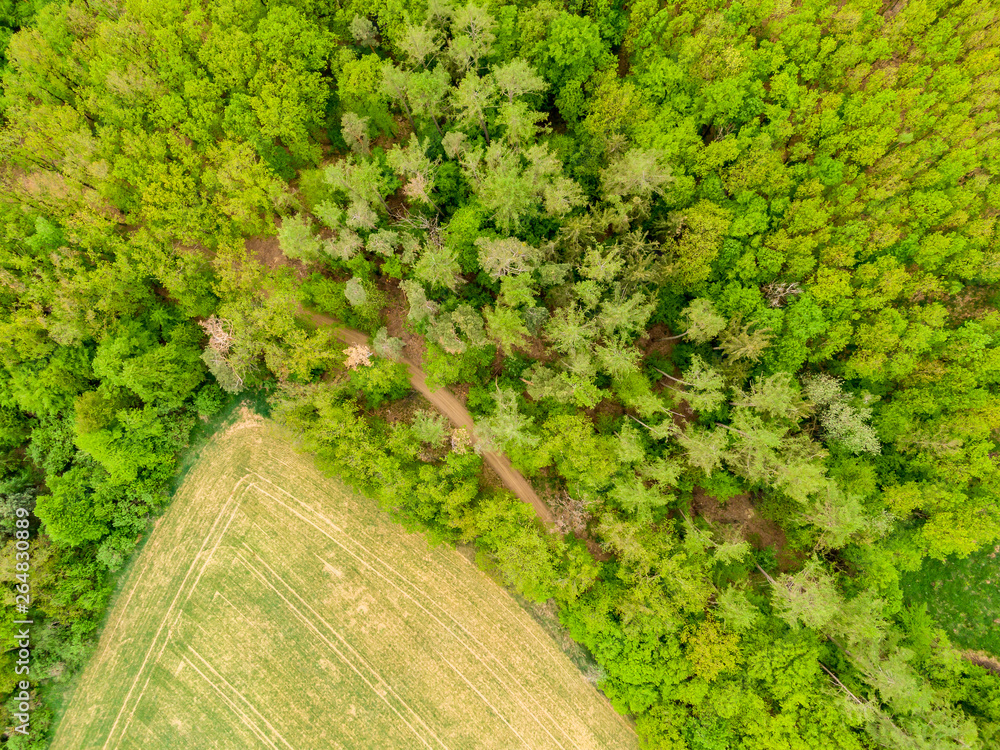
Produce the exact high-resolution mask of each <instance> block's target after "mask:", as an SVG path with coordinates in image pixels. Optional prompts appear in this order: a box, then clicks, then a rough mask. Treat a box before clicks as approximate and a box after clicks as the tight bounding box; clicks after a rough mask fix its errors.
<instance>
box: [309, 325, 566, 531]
mask: <svg viewBox="0 0 1000 750" xmlns="http://www.w3.org/2000/svg"><path fill="white" fill-rule="evenodd" d="M303 313H304V314H305V315H306V316H308V317H309V319H310V320H312V321H313V323H315V324H316V325H320V326H330V327H332V328H333V330H334V332H335V333H336V334H337V338H339V339H340V340H341V341H343V342H344V343H346V344H368V343H370V342H369V340H368V336H367V335H365V334H363V333H362V332H361V331H355V330H353V329H351V328H344V327H343V326H342V325H340V322H339V321H338V320H336V319H334V318H331V317H330V316H329V315H323V314H322V313H317V312H312V311H311V310H303ZM403 362H404V363H405V364H406V367H407V369H408V370H409V372H410V383H411V384H412V385H413V388H414V390H416V391H417V392H418V393H420V395H421V396H423V397H424V398H426V399H427V400H428V401H430V402H431V403H432V404H433V405H434V407H435V408H436V409H438V411H440V412H441V413H442V414H444V415H445V416H446V417H448V419H450V420H451V422H452V424H454V425H455V426H456V427H464V428H465V429H466V430H468V431H469V434H470V435H472V434H473V428H474V426H475V423H474V421H473V419H472V415H471V414H470V413H469V410H468V409H466V408H465V406H463V405H462V402H461V401H459V400H458V399H457V398H455V396H454V394H452V392H451V391H449V390H448V389H447V388H441V389H439V390H436V391H432V390H431V389H430V388H429V387H428V386H427V377H426V376H425V375H424V372H423V370H421V369H420V367H419V366H417V364H416V363H414V362H412V361H411V360H409V359H405V358H404V360H403ZM481 455H482V457H483V459H484V460H485V461H486V463H487V464H489V465H490V468H492V469H493V471H495V472H496V473H497V475H498V476H499V477H500V479H501V481H503V483H504V485H505V486H506V487H507V489H509V490H510V491H511V492H513V493H514V494H515V495H516V496H517V497H518V498H519V499H520V500H523V501H524V502H526V503H528V504H529V505H530V506H531V507H532V508H534V509H535V513H536V514H537V515H538V517H539V518H540V519H542V523H544V524H545V526H546V527H547V528H548V529H550V530H551V529H552V528H553V527H554V525H555V519H554V518H553V516H552V511H550V510H549V508H548V506H547V505H546V504H545V503H543V502H542V499H541V498H540V497H538V494H537V493H536V492H535V490H534V488H533V487H532V486H531V484H530V483H529V482H528V480H527V479H525V478H524V475H523V474H521V472H519V471H518V470H517V469H515V468H514V467H513V466H512V465H511V463H510V459H509V458H507V456H505V455H503V454H502V453H494V452H493V451H482V453H481Z"/></svg>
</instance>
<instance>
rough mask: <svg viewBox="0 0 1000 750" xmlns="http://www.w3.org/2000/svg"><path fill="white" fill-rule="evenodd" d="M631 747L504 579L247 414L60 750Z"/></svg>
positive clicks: (133, 579)
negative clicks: (322, 468)
mask: <svg viewBox="0 0 1000 750" xmlns="http://www.w3.org/2000/svg"><path fill="white" fill-rule="evenodd" d="M636 745H637V742H636V738H635V734H634V733H633V732H632V730H631V728H630V727H629V725H628V724H627V723H626V722H625V721H624V720H623V719H622V718H621V717H619V716H618V715H617V714H616V713H615V712H614V710H613V709H612V708H611V707H610V705H609V704H608V703H607V701H606V700H605V699H604V698H603V696H601V695H600V693H598V692H597V690H596V689H595V688H594V687H593V686H592V685H591V684H590V683H588V682H586V681H585V680H584V679H583V677H582V676H581V674H580V672H579V671H578V670H577V669H576V668H575V667H574V666H573V665H572V664H571V663H570V661H569V660H568V659H567V658H566V656H565V655H564V654H563V653H562V652H561V651H560V650H559V648H558V647H557V646H556V645H555V643H554V642H553V641H552V639H551V638H550V637H549V636H548V635H547V634H546V633H545V632H544V631H543V630H542V629H541V628H540V627H539V626H538V625H537V624H536V623H535V621H534V620H533V619H532V618H531V617H529V616H528V615H527V614H526V613H525V612H524V611H523V610H522V609H520V608H519V607H518V606H517V604H516V603H515V602H514V601H513V600H512V599H511V597H510V596H509V595H508V594H507V593H506V592H505V591H504V590H503V589H502V588H501V587H499V586H497V585H496V584H495V583H494V582H493V581H491V580H490V579H489V578H488V577H487V576H486V575H484V574H483V573H482V572H481V571H479V570H478V569H477V568H475V567H474V566H473V565H472V564H470V563H469V562H468V561H467V560H466V559H465V558H464V557H462V556H461V555H459V554H458V553H457V552H455V551H454V550H452V549H450V548H448V547H436V548H431V547H429V546H428V544H427V542H426V541H425V540H424V538H423V537H422V536H420V535H417V534H408V533H406V532H405V531H404V530H403V529H402V528H401V527H399V526H398V525H395V524H393V523H392V522H390V521H389V520H388V518H387V517H386V516H385V515H384V514H383V513H382V512H381V511H380V510H379V508H378V507H377V504H376V503H374V502H373V501H371V500H369V499H367V498H364V497H360V496H358V495H356V494H354V493H353V492H351V491H350V490H349V489H347V488H346V487H345V486H344V485H342V484H341V483H339V482H337V481H336V480H333V479H330V478H328V477H325V476H323V475H322V474H321V473H320V472H318V471H317V470H316V468H315V467H314V465H313V462H312V460H311V458H309V457H308V456H305V455H302V454H299V453H297V452H296V450H295V449H294V447H293V445H292V444H291V442H290V441H289V440H288V439H287V438H286V437H284V436H282V435H281V434H280V433H279V432H278V431H277V428H275V427H274V426H273V425H272V424H271V423H269V422H266V421H264V420H262V419H260V418H259V417H254V416H252V415H250V414H249V413H245V414H244V415H243V416H242V418H241V419H240V421H238V422H237V423H236V424H234V425H233V426H232V427H230V428H229V429H228V430H226V431H225V432H223V433H222V434H220V435H219V436H218V437H216V439H215V440H214V441H213V442H212V443H211V444H210V445H209V446H208V447H207V448H206V449H205V450H204V451H203V453H202V455H201V457H200V459H199V460H198V462H197V463H196V464H195V465H194V466H193V467H192V468H191V470H190V472H189V473H188V474H187V476H186V477H185V479H184V482H183V484H182V485H181V486H180V488H179V489H178V491H177V493H176V496H175V498H174V501H173V503H172V505H171V506H170V508H169V510H168V511H167V512H166V513H165V514H164V515H163V517H162V518H161V519H160V520H159V521H158V522H157V524H156V527H155V529H154V531H153V532H152V535H151V537H150V540H149V542H148V544H147V545H146V546H145V549H144V550H143V551H142V554H141V556H140V557H139V559H138V560H137V561H136V564H135V565H133V566H132V568H131V570H130V571H129V573H128V575H127V577H126V578H125V580H124V582H123V585H122V590H121V595H120V596H118V597H117V600H116V602H115V605H114V608H113V610H112V612H111V614H110V616H109V618H108V622H107V625H106V626H105V630H104V632H103V634H102V637H101V640H100V644H99V646H98V649H97V652H96V653H95V655H94V657H93V659H92V660H91V662H90V663H89V664H88V665H87V667H86V669H85V670H84V673H83V675H82V676H81V679H80V682H79V685H78V686H77V689H76V690H75V691H74V694H73V697H72V700H71V701H70V704H69V707H68V708H67V710H66V713H65V715H64V716H63V718H62V720H61V721H60V723H59V726H58V727H57V729H56V733H55V739H54V742H53V745H52V747H53V748H55V749H56V750H63V749H65V750H83V749H84V748H107V749H109V750H110V749H112V748H136V749H139V748H141V749H142V750H163V749H165V748H185V750H188V749H194V748H197V749H198V750H202V749H203V748H239V749H240V750H244V749H246V748H271V749H274V750H277V749H279V748H284V749H286V750H287V749H288V748H365V749H367V748H503V749H505V750H506V749H507V748H520V747H528V748H562V750H576V749H577V748H634V747H636Z"/></svg>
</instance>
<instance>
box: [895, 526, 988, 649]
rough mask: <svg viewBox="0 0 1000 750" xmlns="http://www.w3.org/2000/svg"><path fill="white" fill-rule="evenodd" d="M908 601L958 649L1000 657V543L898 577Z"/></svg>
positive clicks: (929, 561)
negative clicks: (923, 606) (922, 607)
mask: <svg viewBox="0 0 1000 750" xmlns="http://www.w3.org/2000/svg"><path fill="white" fill-rule="evenodd" d="M903 593H904V595H905V597H906V600H907V601H908V602H911V603H914V604H919V603H920V602H926V604H927V611H928V612H929V613H930V615H931V616H932V617H933V618H934V620H935V622H937V624H938V625H939V626H940V627H942V628H944V629H945V630H946V631H947V633H948V636H949V637H950V638H951V639H952V641H954V642H955V643H956V644H958V645H959V646H962V647H963V648H967V649H972V650H978V651H988V652H990V653H991V654H994V655H995V656H1000V544H996V543H995V542H994V543H993V544H988V545H986V546H985V547H984V548H983V549H981V550H979V551H978V552H974V553H972V554H971V555H969V556H968V557H965V558H960V557H949V558H948V559H946V560H934V559H931V558H928V559H926V560H924V564H923V565H922V566H921V567H920V569H919V570H917V571H915V572H912V573H907V574H906V575H904V576H903Z"/></svg>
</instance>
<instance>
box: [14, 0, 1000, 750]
mask: <svg viewBox="0 0 1000 750" xmlns="http://www.w3.org/2000/svg"><path fill="white" fill-rule="evenodd" d="M995 16H996V8H995V4H993V3H991V2H989V0H958V1H957V2H950V3H945V2H939V1H938V0H910V1H909V2H906V1H905V0H900V1H899V2H895V3H893V2H887V3H885V4H883V3H881V2H871V0H845V2H837V3H834V2H829V1H828V0H806V1H805V2H802V3H799V4H794V5H793V4H791V3H786V2H777V1H776V0H759V1H751V2H728V1H725V0H723V1H721V2H719V1H716V0H700V1H695V0H678V1H676V2H652V1H651V0H635V1H634V2H622V1H620V0H614V1H613V2H606V1H605V0H586V2H576V0H565V1H562V0H540V1H539V2H532V0H524V1H523V2H502V1H500V0H495V1H494V2H486V1H485V0H484V1H483V2H482V3H481V4H480V3H476V2H470V3H468V4H464V5H463V4H460V3H458V2H450V1H449V0H430V2H428V3H424V2H420V1H419V0H376V2H358V1H356V0H350V1H345V2H329V3H327V2H319V1H318V0H284V1H282V0H276V1H274V2H267V3H265V2H261V1H260V0H219V1H217V2H216V1H212V2H208V1H204V0H157V1H156V2H149V1H147V0H103V1H102V2H95V1H93V0H91V1H89V2H88V1H86V0H73V1H72V2H65V1H62V0H52V1H51V2H43V1H42V0H37V1H36V2H28V3H13V2H7V3H3V2H0V75H2V79H0V80H2V91H0V121H2V125H0V305H2V308H3V312H4V315H3V318H2V320H0V457H2V461H0V472H2V473H0V536H2V538H0V545H2V549H3V552H2V557H3V559H4V560H7V561H9V562H10V564H6V563H5V565H4V566H3V571H2V574H0V575H2V576H3V577H4V582H5V587H6V590H7V591H8V594H9V595H8V597H7V598H8V599H10V600H11V601H13V595H14V591H15V586H16V584H17V581H16V579H15V578H14V577H13V570H14V567H13V562H12V561H13V560H14V550H15V545H14V539H15V537H14V526H13V524H12V523H7V521H8V520H10V519H13V517H14V516H13V513H14V509H16V508H20V507H27V508H29V509H30V510H31V512H32V516H31V517H32V529H33V531H32V533H33V534H36V533H37V535H36V536H34V537H33V540H34V541H33V545H34V547H33V549H34V552H33V555H34V560H33V563H32V566H33V571H34V573H33V575H34V578H33V587H34V588H33V590H34V592H35V595H34V599H33V602H32V607H33V609H32V612H31V614H32V617H33V619H34V621H35V622H36V623H38V624H37V625H36V631H37V633H38V634H39V635H38V636H37V638H36V640H37V645H36V648H35V651H34V656H33V658H34V659H35V668H34V669H35V671H36V673H37V674H39V675H44V677H43V679H42V680H41V681H40V683H39V684H37V685H34V686H33V690H34V698H33V700H34V701H35V702H36V706H37V708H36V713H35V717H36V718H35V724H34V727H35V729H36V730H37V731H36V732H35V734H34V736H33V737H31V738H27V739H25V738H14V739H11V740H10V741H9V742H8V746H10V747H44V746H45V745H46V737H47V734H46V721H47V719H46V718H45V717H46V716H47V713H46V712H47V710H48V709H46V708H44V706H45V705H46V700H47V697H46V696H47V695H48V691H50V690H53V689H54V688H55V686H58V685H60V684H61V683H63V682H65V680H67V679H69V678H70V676H71V675H72V674H73V673H74V672H75V671H76V670H78V669H79V668H80V667H81V666H82V665H83V664H84V663H85V661H86V658H87V655H88V653H89V652H90V649H91V648H92V645H93V643H94V638H95V636H96V633H97V629H98V626H99V623H100V621H101V617H102V615H103V613H104V611H105V609H106V607H107V603H108V599H109V597H110V596H111V593H112V591H113V588H114V584H115V580H116V579H115V574H116V572H117V571H119V570H120V569H121V568H122V566H123V564H124V563H125V561H126V560H127V559H128V558H129V555H130V554H131V552H132V550H133V548H134V547H135V545H136V542H137V539H138V538H139V537H140V536H141V535H142V534H144V533H146V530H147V524H148V521H149V518H150V515H151V514H152V513H155V512H156V511H158V510H159V509H161V508H162V507H163V505H164V504H165V503H166V502H168V501H169V497H170V492H171V486H172V484H171V483H172V480H173V478H174V476H175V474H176V472H177V468H178V460H179V457H180V456H181V455H182V453H183V451H184V450H185V448H186V447H187V446H188V445H189V444H190V441H191V436H192V431H193V430H194V429H195V428H196V425H198V424H203V423H204V422H205V421H207V420H208V419H209V418H211V417H212V416H213V415H215V414H217V413H219V411H220V410H222V409H223V408H224V406H225V405H226V404H227V403H229V402H231V400H232V399H233V398H234V397H235V398H239V397H241V395H240V394H242V395H248V394H260V393H267V394H270V395H271V408H272V409H273V414H274V416H275V417H276V418H277V419H278V420H279V421H281V422H282V423H283V424H285V425H286V426H288V427H289V428H291V429H294V430H296V431H297V432H298V433H299V434H300V435H301V438H302V441H303V444H304V445H305V446H306V447H307V448H308V449H310V450H312V451H313V452H315V453H316V455H317V456H318V457H319V459H320V461H321V462H322V464H323V465H324V466H326V467H327V468H328V469H329V470H331V471H336V472H337V473H338V474H340V475H341V476H343V477H345V478H346V479H347V480H349V481H350V482H352V483H353V484H354V485H355V486H356V487H357V488H359V489H361V490H364V491H366V492H368V493H370V494H372V496H374V497H376V498H378V499H379V500H380V501H381V502H382V504H383V506H384V507H385V509H386V511H387V512H390V513H392V514H393V515H394V517H395V518H396V519H397V520H399V521H400V522H402V523H404V524H406V525H407V526H408V527H409V528H419V529H422V530H423V531H425V532H426V533H427V534H428V535H429V536H430V537H431V538H432V539H434V540H436V541H440V542H459V541H461V542H465V543H474V544H475V545H476V546H477V547H478V549H479V551H480V555H479V559H480V562H481V564H482V565H484V566H485V567H487V568H489V569H490V570H492V571H495V572H496V574H497V575H498V576H500V577H501V578H502V579H503V580H504V581H506V582H507V583H508V584H509V585H511V586H513V587H514V588H516V589H517V590H518V591H519V592H520V593H522V594H523V595H524V596H526V597H527V598H529V599H533V600H535V601H545V600H553V601H554V602H555V603H556V605H557V606H558V608H559V612H560V618H561V621H562V623H563V624H564V625H565V627H566V628H567V629H568V632H569V633H570V634H571V635H572V637H573V638H574V639H575V640H576V641H578V642H579V643H581V644H583V645H584V646H585V647H586V648H587V649H588V650H589V652H590V653H591V654H592V655H593V657H594V659H595V660H596V661H597V663H598V664H599V665H600V669H601V675H602V677H601V680H600V682H599V686H600V687H601V689H602V690H604V692H605V693H606V694H607V696H608V697H609V698H610V700H611V701H612V703H613V705H614V706H615V707H616V708H617V709H618V710H619V711H621V712H622V713H625V714H629V715H631V716H633V717H634V718H635V722H636V726H637V728H638V731H639V733H640V737H641V739H642V741H643V742H644V743H645V746H646V747H649V748H664V749H670V750H675V749H676V750H724V749H726V748H732V749H734V750H735V749H736V748H741V749H742V750H756V749H758V748H759V749H760V750H774V749H776V748H831V749H833V748H844V749H855V748H857V749H859V750H860V749H861V748H873V747H889V748H928V749H930V748H935V749H936V748H951V747H954V748H966V747H972V748H989V747H996V746H997V744H998V743H1000V676H998V675H997V674H996V673H994V672H991V671H989V670H988V669H985V668H983V667H982V666H981V665H980V664H978V663H973V662H972V661H970V660H968V659H964V658H962V653H961V646H962V645H963V644H953V643H951V641H950V640H949V636H948V634H947V633H946V632H945V631H944V630H943V629H941V627H940V626H939V625H937V624H936V623H935V622H934V620H933V619H932V617H931V616H930V615H929V614H928V604H929V603H928V602H926V601H916V600H912V598H908V597H906V596H905V595H904V591H903V587H902V585H901V577H902V575H903V574H904V573H906V572H909V571H915V570H917V569H919V568H920V567H921V564H922V561H923V560H925V559H935V560H945V559H949V556H958V557H963V556H966V555H969V554H971V553H973V552H976V551H978V550H982V549H984V548H985V546H986V545H990V544H995V543H996V542H997V540H998V539H1000V502H998V496H1000V471H998V465H997V452H998V449H997V445H996V443H997V439H996V434H997V433H996V430H997V429H998V428H1000V389H998V381H1000V312H998V307H997V303H998V286H997V284H998V281H1000V234H998V230H997V214H998V210H1000V183H998V178H997V175H998V170H1000V134H998V129H1000V111H998V109H1000V98H998V90H1000V26H998V25H997V23H996V19H995ZM305 311H318V312H320V313H323V314H326V315H329V316H332V317H333V318H336V319H337V320H338V321H341V322H343V323H344V324H346V325H350V326H352V327H354V328H358V329H361V330H363V331H365V332H367V333H369V334H371V335H372V337H373V340H372V350H371V351H369V352H368V354H365V355H363V356H360V358H357V356H355V358H354V359H351V358H349V357H345V353H344V351H343V346H342V345H340V344H338V343H337V342H336V340H335V339H334V337H333V334H332V331H331V330H330V329H329V328H328V327H323V326H319V327H317V326H315V325H313V324H312V323H311V322H310V320H309V318H308V316H307V315H306V314H304V312H305ZM404 358H406V359H410V360H412V361H417V362H420V363H421V366H422V368H423V369H424V371H425V372H426V374H427V378H428V383H429V384H430V385H431V386H432V387H452V388H454V389H455V390H456V392H459V393H461V394H463V397H465V398H466V401H467V406H468V408H469V409H470V410H471V411H472V412H473V414H474V415H475V417H476V439H477V440H478V441H479V444H480V446H487V447H489V448H491V449H494V450H500V451H503V452H504V453H506V454H507V455H508V456H509V457H510V459H511V460H512V462H513V464H514V465H515V467H517V468H518V469H519V470H521V471H522V472H523V473H524V474H525V475H526V476H527V477H529V478H530V479H531V480H532V482H533V483H534V484H535V486H536V487H537V488H539V491H540V493H541V494H542V495H543V497H544V499H545V500H546V503H547V504H548V506H549V508H550V509H551V510H552V512H553V515H554V516H555V518H556V525H555V529H547V528H546V527H545V526H544V525H542V524H540V523H539V522H538V521H537V519H535V518H534V515H533V513H532V511H531V508H530V507H529V506H527V505H525V504H522V503H519V502H518V501H517V500H515V499H514V498H513V497H512V496H511V495H509V494H508V493H505V492H503V491H500V490H498V489H496V487H495V486H494V485H493V484H491V483H490V482H489V481H487V480H486V479H485V477H484V474H483V472H482V466H481V460H480V459H479V457H478V456H477V455H476V453H475V452H474V451H471V450H469V449H468V448H469V440H468V436H456V435H454V434H453V433H452V430H451V428H450V425H449V424H447V422H446V421H445V420H443V418H441V417H440V415H437V414H434V413H431V412H430V411H427V410H426V409H424V408H422V407H417V406H415V405H414V404H415V399H414V398H413V397H412V396H411V395H410V393H409V388H408V381H407V377H406V371H405V367H404V366H403V364H401V362H402V361H403V359H404ZM932 610H933V606H932V604H931V611H932ZM997 617H1000V614H997ZM14 632H15V630H14V625H13V608H12V607H10V606H8V607H5V608H4V610H3V612H2V613H0V639H2V641H3V651H4V653H3V656H2V657H0V693H2V694H3V695H4V696H7V695H9V694H10V693H11V692H12V689H13V686H14V682H13V680H14V671H13V668H12V664H13V660H14V656H13V649H14V648H15V641H14V638H13V636H14ZM9 707H10V704H8V709H5V710H9ZM10 723H11V722H10V721H9V720H8V719H7V718H6V714H5V715H4V726H8V725H9V724H10ZM18 743H20V744H18Z"/></svg>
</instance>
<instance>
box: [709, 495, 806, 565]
mask: <svg viewBox="0 0 1000 750" xmlns="http://www.w3.org/2000/svg"><path fill="white" fill-rule="evenodd" d="M691 510H692V511H693V512H694V513H697V514H698V515H699V516H701V517H702V518H706V519H708V521H709V522H711V523H713V524H723V525H737V526H738V528H739V532H740V536H742V537H743V538H744V539H746V540H747V541H748V542H750V544H751V545H753V547H754V549H767V548H768V547H774V549H775V552H776V553H777V558H778V567H779V568H780V569H781V570H783V571H785V570H793V569H796V568H798V567H801V562H802V561H801V560H799V559H797V556H796V555H795V554H794V553H793V552H790V551H789V550H788V549H786V544H787V542H788V540H787V538H786V537H785V532H784V530H783V529H782V528H781V527H780V526H779V525H778V524H776V523H775V522H774V521H772V520H770V519H768V518H764V517H763V516H762V515H760V513H758V512H757V509H756V508H754V506H753V501H752V500H751V498H750V496H749V495H745V494H744V495H735V496H734V497H731V498H729V500H727V501H726V502H725V503H720V502H719V500H718V498H716V497H715V496H713V495H709V494H707V493H706V492H705V490H704V489H702V488H701V487H695V488H694V493H693V497H692V501H691Z"/></svg>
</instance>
